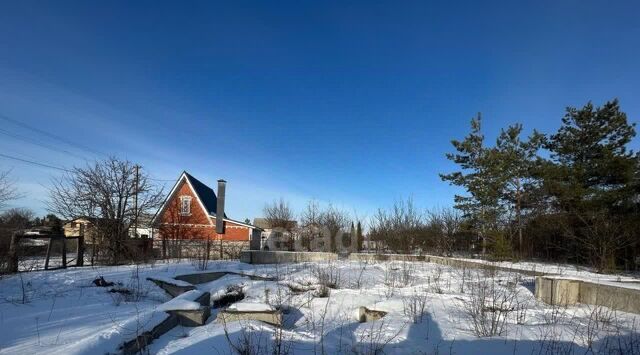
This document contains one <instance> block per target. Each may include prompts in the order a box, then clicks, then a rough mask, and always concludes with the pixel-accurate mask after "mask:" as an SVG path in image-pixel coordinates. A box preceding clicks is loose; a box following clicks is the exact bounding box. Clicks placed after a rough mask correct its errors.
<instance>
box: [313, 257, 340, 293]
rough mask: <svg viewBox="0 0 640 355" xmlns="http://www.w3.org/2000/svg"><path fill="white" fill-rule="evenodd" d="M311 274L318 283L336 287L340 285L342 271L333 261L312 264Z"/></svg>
mask: <svg viewBox="0 0 640 355" xmlns="http://www.w3.org/2000/svg"><path fill="white" fill-rule="evenodd" d="M312 272H313V276H315V277H316V278H317V279H318V283H319V284H320V285H322V286H326V287H328V288H333V289H338V288H340V287H341V286H342V272H341V271H340V269H339V268H338V266H337V265H336V264H335V263H333V262H328V263H326V264H324V265H322V266H321V265H320V264H316V265H314V266H313V270H312Z"/></svg>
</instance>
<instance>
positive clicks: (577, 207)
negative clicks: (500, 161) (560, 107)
mask: <svg viewBox="0 0 640 355" xmlns="http://www.w3.org/2000/svg"><path fill="white" fill-rule="evenodd" d="M635 134H636V132H635V124H629V123H628V122H627V115H626V114H625V113H624V112H622V111H620V105H619V103H618V100H617V99H616V100H613V101H609V102H607V103H605V104H604V106H602V107H597V108H594V106H593V104H592V103H591V102H589V103H587V104H586V105H585V106H584V107H583V108H582V109H576V108H573V107H568V108H567V113H566V114H565V116H564V117H563V118H562V126H561V127H560V129H559V130H558V132H557V133H556V134H554V135H552V136H551V139H550V140H549V142H548V144H547V148H548V149H549V150H550V151H551V158H552V165H550V166H549V169H548V175H547V179H546V183H547V187H548V188H549V191H550V193H551V194H552V195H553V196H554V197H555V198H557V201H558V207H560V208H561V209H562V210H565V211H574V212H580V211H586V210H599V209H602V208H606V209H609V208H616V209H618V208H624V207H628V206H629V205H630V204H632V203H633V198H634V196H633V190H634V189H635V188H637V186H635V185H636V184H637V182H634V178H635V174H637V171H638V161H639V160H638V155H637V154H634V153H633V151H628V150H627V145H628V144H629V142H630V141H631V139H632V138H633V137H634V136H635Z"/></svg>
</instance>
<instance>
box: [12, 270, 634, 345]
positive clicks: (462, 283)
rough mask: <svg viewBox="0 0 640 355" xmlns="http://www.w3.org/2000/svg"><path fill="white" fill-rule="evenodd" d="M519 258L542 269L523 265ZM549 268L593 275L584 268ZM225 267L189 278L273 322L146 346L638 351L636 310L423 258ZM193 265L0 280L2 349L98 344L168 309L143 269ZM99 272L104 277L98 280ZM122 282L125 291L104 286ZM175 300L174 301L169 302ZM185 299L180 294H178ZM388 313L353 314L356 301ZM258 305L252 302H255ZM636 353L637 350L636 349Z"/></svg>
mask: <svg viewBox="0 0 640 355" xmlns="http://www.w3.org/2000/svg"><path fill="white" fill-rule="evenodd" d="M521 266H522V268H526V269H531V268H534V267H535V268H538V267H544V266H542V265H540V264H534V263H526V264H522V265H521ZM571 270H572V269H571V268H568V267H566V268H560V267H559V268H557V271H559V272H558V273H565V274H570V275H573V276H577V277H578V276H579V277H580V278H589V279H599V278H601V277H602V276H598V275H596V274H592V273H590V272H589V271H586V270H575V268H574V269H573V270H575V271H571ZM207 271H231V272H236V273H241V274H244V275H256V276H263V277H272V278H275V280H273V281H265V280H258V279H255V278H254V279H250V278H249V277H247V276H243V275H233V274H229V275H226V276H223V277H222V278H220V279H217V280H215V281H211V282H208V283H203V284H199V285H196V287H197V288H198V290H201V291H207V292H210V293H211V295H212V303H213V301H218V300H220V299H222V298H223V297H224V296H225V295H227V296H229V295H234V296H238V295H240V296H238V298H242V297H243V298H242V299H240V300H238V301H237V302H236V303H235V306H234V308H235V309H241V310H242V309H247V310H251V309H258V308H261V307H264V309H271V308H274V309H280V310H282V311H283V322H284V325H283V327H282V328H277V327H274V326H271V325H268V324H266V323H262V322H258V321H239V322H229V323H227V324H222V323H221V322H218V321H217V320H216V316H217V313H218V311H219V310H220V309H221V308H214V309H212V315H211V317H210V318H209V320H208V321H207V323H206V324H205V325H204V326H201V327H193V328H187V327H182V326H178V327H176V328H174V329H173V330H171V331H169V332H168V333H166V334H165V335H163V336H161V337H160V338H159V339H156V340H155V341H154V342H153V343H152V345H151V346H150V348H149V349H148V350H149V352H150V353H152V354H174V353H175V354H203V353H213V354H230V353H237V352H243V351H245V350H247V349H251V351H250V352H247V353H251V354H268V353H281V354H283V353H295V354H299V353H300V354H337V353H340V354H375V353H387V354H401V353H403V354H404V353H409V354H450V353H452V354H513V353H522V354H555V353H563V354H584V353H591V352H592V353H607V354H609V353H624V354H634V353H635V354H638V353H640V333H639V332H640V316H636V315H633V314H628V313H623V312H614V311H612V310H609V309H607V308H603V307H595V306H587V305H580V306H575V307H568V308H562V307H553V306H549V305H546V304H544V303H541V302H539V301H537V300H536V299H535V297H534V294H533V290H534V278H533V277H528V276H524V275H521V274H517V273H507V272H495V271H493V272H492V271H483V270H468V269H467V270H463V269H456V268H451V267H445V266H441V265H437V264H431V263H422V262H379V263H373V262H369V263H365V262H347V261H334V262H325V263H300V264H284V265H249V264H242V263H240V262H234V261H227V262H212V263H210V264H209V266H208V269H207ZM194 272H202V271H198V270H197V268H196V267H195V266H194V265H192V264H191V263H190V262H188V261H183V262H175V263H173V262H172V263H156V264H155V265H143V266H139V267H136V266H117V267H96V268H92V267H84V268H70V269H67V270H54V271H38V272H28V273H21V274H19V275H13V276H7V277H4V278H2V279H0V330H1V331H0V354H38V353H47V354H105V353H117V352H118V347H119V346H120V345H121V344H122V343H123V342H124V341H125V340H130V339H133V338H134V337H135V336H136V334H139V333H140V332H141V331H143V330H147V329H150V327H153V325H155V324H157V323H158V322H159V321H162V320H163V319H164V318H166V317H167V314H166V313H165V312H163V311H162V309H163V307H164V309H166V305H165V306H163V304H165V303H166V302H169V301H170V300H171V297H170V296H168V295H167V294H166V293H165V292H164V291H163V290H161V289H160V288H159V287H158V286H156V285H155V284H153V283H152V282H150V281H147V280H146V278H147V277H150V276H151V277H157V278H164V279H170V278H173V277H174V276H176V275H181V274H189V273H194ZM101 276H102V277H104V279H105V280H106V281H107V282H114V283H115V285H114V286H112V287H96V286H95V285H93V283H92V281H93V280H94V279H96V278H98V277H101ZM113 288H116V289H118V290H124V289H126V290H128V291H130V292H131V293H130V294H128V295H127V294H122V293H118V292H109V291H110V290H111V289H113ZM175 303H176V302H175V301H174V304H175ZM184 303H188V302H184ZM361 306H365V307H367V308H369V309H372V310H378V311H383V312H386V315H385V316H384V317H382V318H381V319H379V320H375V321H371V322H366V323H360V322H359V321H358V308H359V307H361ZM256 307H257V308H256ZM634 351H635V352H634Z"/></svg>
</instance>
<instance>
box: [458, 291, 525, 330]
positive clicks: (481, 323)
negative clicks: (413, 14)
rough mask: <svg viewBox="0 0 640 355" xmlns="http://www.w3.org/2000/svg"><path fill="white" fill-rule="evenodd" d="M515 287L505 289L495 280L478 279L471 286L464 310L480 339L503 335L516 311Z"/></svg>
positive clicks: (463, 305) (464, 302) (463, 304)
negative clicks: (508, 320)
mask: <svg viewBox="0 0 640 355" xmlns="http://www.w3.org/2000/svg"><path fill="white" fill-rule="evenodd" d="M517 294H518V292H517V290H516V288H515V287H503V286H501V285H500V284H499V283H498V282H497V281H496V279H495V278H488V279H484V278H483V279H477V280H474V282H473V283H471V284H470V285H469V297H468V298H467V299H465V300H464V301H463V302H462V310H463V312H464V314H465V315H466V316H467V317H468V319H469V321H470V323H471V326H472V328H471V330H472V331H473V333H474V334H475V335H476V336H478V337H490V336H495V335H503V334H505V332H506V324H507V319H508V317H509V315H510V314H511V313H512V312H513V311H514V310H515V305H516V300H517Z"/></svg>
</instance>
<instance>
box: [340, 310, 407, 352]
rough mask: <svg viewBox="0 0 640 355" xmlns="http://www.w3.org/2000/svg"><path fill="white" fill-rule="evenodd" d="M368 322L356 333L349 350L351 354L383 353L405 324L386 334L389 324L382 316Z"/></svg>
mask: <svg viewBox="0 0 640 355" xmlns="http://www.w3.org/2000/svg"><path fill="white" fill-rule="evenodd" d="M368 324H369V326H368V327H366V328H365V329H364V331H362V332H361V333H360V334H359V335H358V337H357V343H356V344H353V345H352V347H351V351H352V352H353V354H358V355H379V354H384V353H385V352H384V348H385V347H386V346H387V345H389V344H390V343H391V342H393V341H394V340H395V339H396V338H397V337H398V335H399V334H400V333H401V332H402V330H403V329H404V328H405V327H406V325H407V324H406V323H404V324H403V325H402V326H401V327H400V329H398V331H397V332H394V333H391V334H388V333H387V332H386V331H385V330H386V329H387V328H388V327H389V324H388V322H387V321H386V320H385V319H384V318H382V319H380V320H378V321H375V322H369V323H368Z"/></svg>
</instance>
